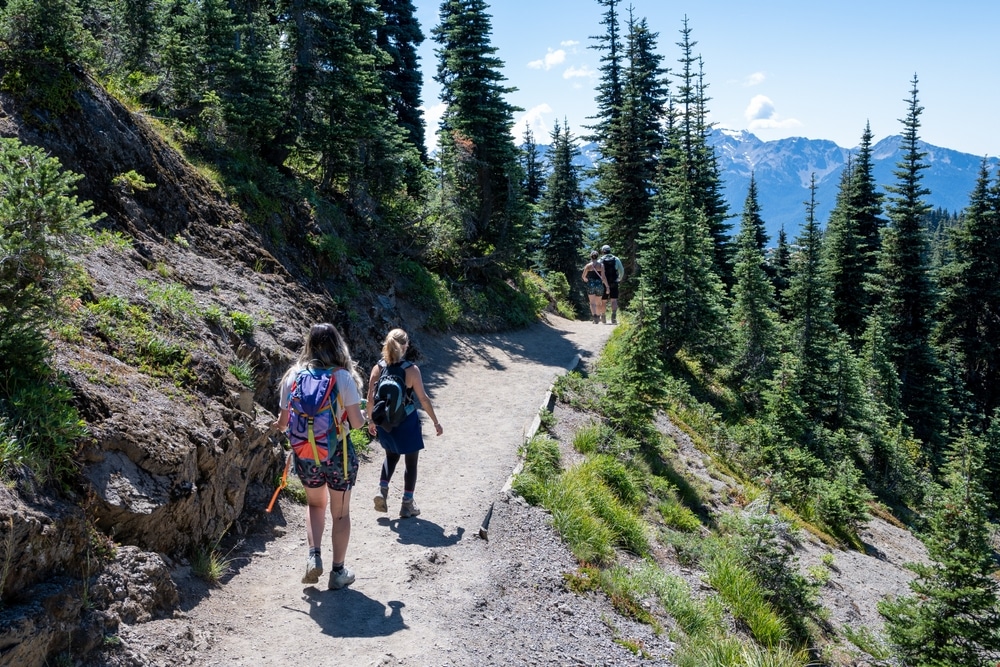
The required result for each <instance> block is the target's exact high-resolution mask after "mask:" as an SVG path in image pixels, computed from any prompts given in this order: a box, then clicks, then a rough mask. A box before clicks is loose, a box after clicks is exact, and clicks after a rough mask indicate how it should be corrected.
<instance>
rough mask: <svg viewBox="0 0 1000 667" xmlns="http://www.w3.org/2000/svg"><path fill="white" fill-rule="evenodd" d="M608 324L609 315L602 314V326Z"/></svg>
mask: <svg viewBox="0 0 1000 667" xmlns="http://www.w3.org/2000/svg"><path fill="white" fill-rule="evenodd" d="M607 323H608V318H607V315H605V314H604V313H601V324H607Z"/></svg>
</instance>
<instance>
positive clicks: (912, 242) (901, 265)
mask: <svg viewBox="0 0 1000 667" xmlns="http://www.w3.org/2000/svg"><path fill="white" fill-rule="evenodd" d="M922 111H923V107H921V106H920V105H919V102H918V99H917V78H916V76H914V77H913V86H912V89H911V94H910V99H909V112H908V113H907V116H906V119H905V120H904V121H903V127H904V131H903V140H902V149H903V156H902V158H901V159H900V161H899V162H898V163H897V166H896V169H895V171H894V172H893V173H894V174H895V176H896V183H895V185H893V186H890V187H889V188H888V190H889V192H890V193H892V196H891V199H890V204H889V218H890V220H891V224H890V226H889V227H888V228H887V229H886V233H885V234H884V238H883V246H882V254H881V260H880V283H881V284H880V290H879V297H880V303H879V306H878V307H879V308H880V310H881V318H882V322H883V325H884V327H885V338H886V343H887V346H888V353H889V358H890V359H891V361H892V362H893V364H894V365H895V367H896V371H897V374H898V376H899V382H900V401H901V405H902V408H903V412H904V413H905V414H906V416H907V420H908V422H909V424H910V425H911V426H912V427H913V431H914V434H915V435H916V436H917V438H919V439H920V440H922V441H923V442H924V443H925V445H926V447H927V450H926V452H925V453H926V455H927V457H928V459H929V460H930V461H931V462H932V463H933V464H935V465H936V464H937V463H939V462H940V461H939V456H940V444H941V436H942V429H943V425H942V424H943V421H942V413H941V405H942V398H943V397H942V395H941V392H940V386H939V378H938V376H939V373H940V369H939V364H938V360H937V357H936V355H935V354H934V351H933V349H932V348H931V344H930V336H931V327H932V324H933V322H932V314H933V312H934V287H933V285H932V283H931V277H930V275H929V271H928V268H929V267H928V256H927V241H926V238H925V235H924V230H923V227H922V218H923V216H924V214H925V213H926V212H927V210H928V208H929V207H928V206H927V204H925V203H924V199H923V198H924V196H926V195H927V194H928V190H927V189H926V188H924V187H923V185H922V184H921V178H922V174H921V172H922V171H923V170H924V169H926V168H927V163H926V162H924V156H925V155H926V153H924V152H922V151H920V149H919V144H918V129H919V127H920V113H921V112H922Z"/></svg>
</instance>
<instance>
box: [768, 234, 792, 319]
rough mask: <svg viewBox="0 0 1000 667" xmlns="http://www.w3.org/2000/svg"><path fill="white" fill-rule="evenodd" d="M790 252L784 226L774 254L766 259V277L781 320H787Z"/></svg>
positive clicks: (790, 271)
mask: <svg viewBox="0 0 1000 667" xmlns="http://www.w3.org/2000/svg"><path fill="white" fill-rule="evenodd" d="M791 265H792V251H791V248H789V247H788V235H787V234H786V233H785V226H784V225H782V226H781V229H779V230H778V243H777V245H776V246H775V247H774V253H773V254H772V255H771V257H769V258H768V262H767V266H768V269H769V270H768V275H769V276H770V277H771V283H772V284H773V285H774V300H775V301H777V302H778V312H779V313H780V314H781V319H782V320H787V319H788V309H787V308H785V292H786V291H787V290H788V281H789V278H790V277H791V273H792V268H791Z"/></svg>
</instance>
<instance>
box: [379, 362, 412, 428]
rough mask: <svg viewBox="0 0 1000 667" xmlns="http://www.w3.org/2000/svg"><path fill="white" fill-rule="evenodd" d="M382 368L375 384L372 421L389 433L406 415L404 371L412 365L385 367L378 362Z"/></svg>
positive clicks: (406, 401)
mask: <svg viewBox="0 0 1000 667" xmlns="http://www.w3.org/2000/svg"><path fill="white" fill-rule="evenodd" d="M379 365H380V366H381V367H382V371H381V374H380V375H379V377H378V381H377V382H376V383H375V405H374V406H373V407H372V421H373V422H374V423H375V424H376V425H377V426H381V427H382V428H383V429H385V430H386V431H391V430H392V429H394V428H395V427H397V426H399V425H400V424H401V423H402V422H403V420H404V419H406V415H407V414H409V413H408V412H407V406H408V404H409V401H408V400H407V389H406V369H407V368H409V367H410V366H411V365H412V364H410V362H408V361H404V362H402V363H400V364H392V365H391V366H389V365H386V364H385V362H379Z"/></svg>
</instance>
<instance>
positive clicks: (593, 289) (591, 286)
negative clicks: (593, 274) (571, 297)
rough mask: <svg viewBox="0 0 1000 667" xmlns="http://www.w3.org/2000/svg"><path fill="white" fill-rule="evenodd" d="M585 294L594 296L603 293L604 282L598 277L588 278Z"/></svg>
mask: <svg viewBox="0 0 1000 667" xmlns="http://www.w3.org/2000/svg"><path fill="white" fill-rule="evenodd" d="M587 294H592V295H594V296H601V295H602V294H604V283H602V282H601V281H600V279H597V280H588V281H587Z"/></svg>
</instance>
